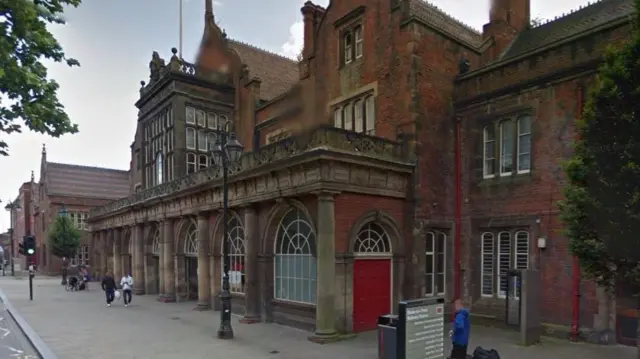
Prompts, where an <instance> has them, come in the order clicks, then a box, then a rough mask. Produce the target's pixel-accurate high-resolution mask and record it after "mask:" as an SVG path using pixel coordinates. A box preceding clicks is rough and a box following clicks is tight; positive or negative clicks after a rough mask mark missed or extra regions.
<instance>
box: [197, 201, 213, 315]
mask: <svg viewBox="0 0 640 359" xmlns="http://www.w3.org/2000/svg"><path fill="white" fill-rule="evenodd" d="M210 286H211V277H210V276H209V216H208V215H207V214H206V213H200V214H198V305H197V306H196V309H197V310H208V309H211V296H210V295H211V289H210Z"/></svg>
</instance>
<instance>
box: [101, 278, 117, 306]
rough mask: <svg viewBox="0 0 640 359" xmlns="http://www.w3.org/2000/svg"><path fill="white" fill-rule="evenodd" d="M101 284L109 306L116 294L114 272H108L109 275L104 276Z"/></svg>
mask: <svg viewBox="0 0 640 359" xmlns="http://www.w3.org/2000/svg"><path fill="white" fill-rule="evenodd" d="M100 284H101V285H102V290H104V293H105V295H106V298H107V307H110V306H111V303H112V302H113V300H114V299H115V296H116V281H115V279H113V274H112V273H107V275H106V276H104V277H103V278H102V282H101V283H100Z"/></svg>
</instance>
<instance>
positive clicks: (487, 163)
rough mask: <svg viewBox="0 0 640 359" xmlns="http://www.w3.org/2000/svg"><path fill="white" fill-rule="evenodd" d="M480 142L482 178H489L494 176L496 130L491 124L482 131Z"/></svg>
mask: <svg viewBox="0 0 640 359" xmlns="http://www.w3.org/2000/svg"><path fill="white" fill-rule="evenodd" d="M482 142H483V144H482V146H483V152H482V156H483V162H484V163H483V166H482V175H483V177H484V178H491V177H493V176H495V174H496V148H495V147H496V128H495V127H494V125H493V124H490V125H488V126H485V128H484V129H483V130H482Z"/></svg>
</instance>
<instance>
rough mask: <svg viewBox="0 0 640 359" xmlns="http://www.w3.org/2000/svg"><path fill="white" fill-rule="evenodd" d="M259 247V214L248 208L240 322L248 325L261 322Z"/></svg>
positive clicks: (245, 218) (246, 212)
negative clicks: (242, 302)
mask: <svg viewBox="0 0 640 359" xmlns="http://www.w3.org/2000/svg"><path fill="white" fill-rule="evenodd" d="M259 245H260V238H258V214H257V212H256V209H255V208H253V207H246V208H245V210H244V251H245V252H244V271H245V272H244V276H245V277H244V279H245V286H244V318H242V320H240V322H242V323H247V324H251V323H257V322H259V321H260V288H259V284H260V281H259V279H258V276H259V275H260V273H259V270H258V253H259V250H260V249H259Z"/></svg>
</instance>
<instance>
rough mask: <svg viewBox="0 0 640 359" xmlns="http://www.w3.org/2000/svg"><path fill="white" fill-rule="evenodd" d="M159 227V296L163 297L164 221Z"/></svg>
mask: <svg viewBox="0 0 640 359" xmlns="http://www.w3.org/2000/svg"><path fill="white" fill-rule="evenodd" d="M158 226H159V227H158V228H159V229H160V243H158V244H159V245H158V247H159V248H158V249H159V251H160V253H158V266H159V268H158V275H159V276H160V278H158V281H159V285H158V288H159V290H160V292H159V293H158V298H162V297H163V296H164V293H165V288H164V222H160V223H158Z"/></svg>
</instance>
